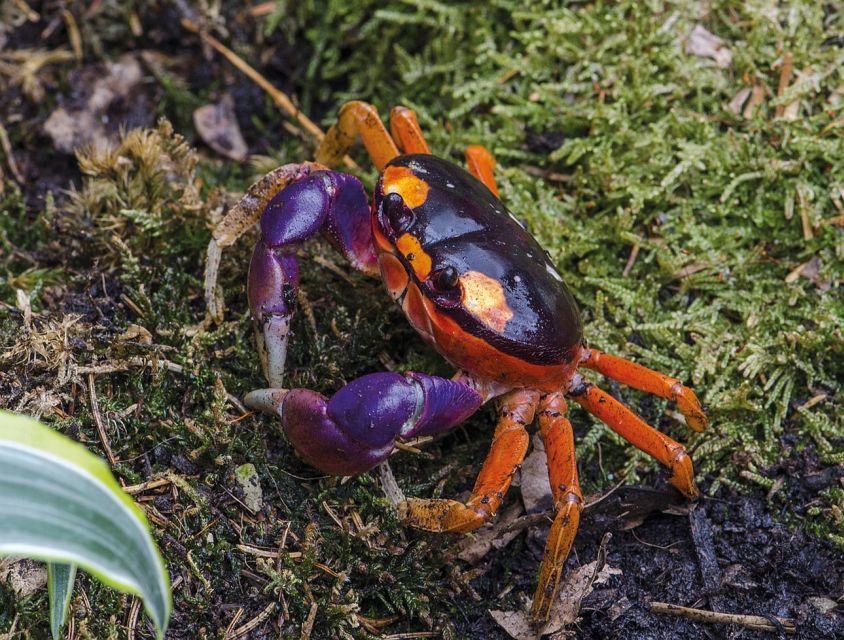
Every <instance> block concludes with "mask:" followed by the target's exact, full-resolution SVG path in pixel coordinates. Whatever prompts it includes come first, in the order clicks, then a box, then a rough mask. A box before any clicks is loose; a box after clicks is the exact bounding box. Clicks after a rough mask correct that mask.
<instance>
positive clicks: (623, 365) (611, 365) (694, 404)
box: [583, 349, 709, 431]
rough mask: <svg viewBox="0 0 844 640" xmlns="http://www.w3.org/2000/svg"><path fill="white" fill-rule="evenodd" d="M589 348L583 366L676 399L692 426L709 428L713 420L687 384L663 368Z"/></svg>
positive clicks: (635, 387) (678, 406) (656, 394)
mask: <svg viewBox="0 0 844 640" xmlns="http://www.w3.org/2000/svg"><path fill="white" fill-rule="evenodd" d="M585 351H586V354H587V357H586V360H584V361H583V366H585V367H587V368H589V369H594V370H595V371H597V372H598V373H600V374H601V375H603V376H606V377H607V378H611V379H613V380H617V381H618V382H621V383H622V384H626V385H628V386H630V387H633V388H634V389H639V390H640V391H644V392H645V393H651V394H653V395H655V396H658V397H660V398H666V399H668V400H672V401H674V402H676V403H677V408H678V409H679V410H680V413H682V414H683V416H684V417H685V418H686V424H688V425H689V428H690V429H694V430H695V431H703V430H704V429H706V427H707V425H708V424H709V420H708V419H707V417H706V414H705V413H704V412H703V408H702V407H701V406H700V401H699V400H698V399H697V396H696V395H695V393H694V391H692V390H691V389H689V388H688V387H686V386H684V385H683V383H682V382H680V381H679V380H677V378H671V377H669V376H667V375H665V374H663V373H660V372H659V371H654V370H653V369H648V368H647V367H643V366H642V365H640V364H636V363H635V362H630V361H629V360H625V359H624V358H619V357H618V356H613V355H609V354H607V353H604V352H603V351H598V350H597V349H586V350H585Z"/></svg>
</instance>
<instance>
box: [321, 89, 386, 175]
mask: <svg viewBox="0 0 844 640" xmlns="http://www.w3.org/2000/svg"><path fill="white" fill-rule="evenodd" d="M358 134H360V137H361V140H362V141H363V145H364V146H365V147H366V151H367V153H369V157H370V158H372V163H373V164H374V165H375V168H376V169H378V171H381V170H383V169H384V166H385V165H386V164H387V163H388V162H389V161H390V160H392V159H393V158H395V157H396V156H397V155H399V150H398V149H397V148H396V143H395V142H393V139H392V138H391V137H390V134H389V133H387V129H385V128H384V123H383V122H381V118H380V117H379V116H378V111H377V110H376V109H375V107H373V106H372V105H371V104H368V103H366V102H361V101H359V100H352V101H350V102H347V103H346V104H344V105H343V106H342V107H340V114H339V116H338V117H337V122H336V123H335V124H334V125H332V126H331V128H330V129H329V130H328V133H326V134H325V138H323V140H322V143H320V145H319V148H318V149H317V151H316V161H317V162H319V163H321V164H324V165H327V166H329V167H335V166H337V165H338V164H339V163H340V161H341V160H342V159H343V156H345V155H346V152H347V151H348V150H349V148H350V147H351V146H352V145H353V144H354V143H355V140H356V139H357V137H358Z"/></svg>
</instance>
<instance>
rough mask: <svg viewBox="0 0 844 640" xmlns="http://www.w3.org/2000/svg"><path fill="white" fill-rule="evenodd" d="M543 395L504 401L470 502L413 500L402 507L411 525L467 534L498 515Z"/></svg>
mask: <svg viewBox="0 0 844 640" xmlns="http://www.w3.org/2000/svg"><path fill="white" fill-rule="evenodd" d="M538 402H539V392H537V391H529V390H527V389H519V390H516V391H511V392H510V393H508V394H507V395H505V396H503V397H502V399H501V404H500V408H499V413H500V417H499V420H498V426H497V427H496V429H495V435H494V436H493V438H492V445H491V446H490V450H489V454H488V455H487V458H486V460H485V461H484V464H483V467H482V468H481V471H480V473H479V474H478V479H477V481H476V482H475V487H474V489H472V495H471V496H470V497H469V499H468V500H467V501H466V503H465V504H464V503H462V502H458V501H457V500H443V499H422V498H412V499H410V500H408V501H407V502H404V503H402V504H400V505H399V513H400V515H401V516H402V517H403V519H404V520H405V521H406V522H407V523H408V524H410V525H412V526H414V527H417V528H419V529H424V530H426V531H450V532H456V533H463V532H466V531H472V530H473V529H477V528H478V527H480V526H481V525H482V524H484V523H485V522H488V521H489V520H491V519H492V517H493V516H494V515H495V512H496V511H497V510H498V507H499V506H501V503H502V501H503V500H504V495H505V494H506V493H507V489H509V488H510V482H511V481H512V479H513V474H514V473H515V472H516V469H517V468H518V466H519V465H520V464H521V462H522V460H524V457H525V453H527V448H528V442H529V436H528V433H527V430H526V429H525V425H528V424H530V423H531V422H533V416H534V413H535V411H536V406H537V404H538Z"/></svg>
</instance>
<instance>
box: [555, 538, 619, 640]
mask: <svg viewBox="0 0 844 640" xmlns="http://www.w3.org/2000/svg"><path fill="white" fill-rule="evenodd" d="M611 537H612V536H611V535H610V534H609V533H608V534H605V535H604V537H603V539H602V540H601V544H600V546H599V547H598V557H597V558H596V559H595V560H594V561H593V562H590V563H588V564H585V565H583V566H581V567H578V568H577V569H575V570H573V571H570V572H569V573H567V574H565V576H564V577H563V580H562V582H561V583H560V588H559V591H557V598H556V599H555V601H554V603H553V604H552V605H551V613H550V615H549V616H548V622H546V623H545V626H544V627H542V635H550V636H551V638H553V639H554V640H562V639H563V638H565V637H567V635H569V634H568V633H567V632H566V629H567V628H568V627H570V626H572V625H573V624H574V623H575V622H577V618H578V615H579V614H580V605H581V603H582V602H583V599H584V598H586V596H588V595H589V594H590V593H592V588H593V586H594V585H596V584H603V583H604V582H606V581H607V580H609V579H610V578H611V577H612V576H614V575H621V569H618V568H617V567H611V566H609V565H607V564H606V560H607V544H608V543H609V540H610V538H611Z"/></svg>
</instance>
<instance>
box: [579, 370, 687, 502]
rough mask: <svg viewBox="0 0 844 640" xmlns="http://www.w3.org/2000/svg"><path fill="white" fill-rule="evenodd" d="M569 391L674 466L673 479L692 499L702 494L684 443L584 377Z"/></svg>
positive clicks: (611, 425)
mask: <svg viewBox="0 0 844 640" xmlns="http://www.w3.org/2000/svg"><path fill="white" fill-rule="evenodd" d="M568 395H569V397H570V398H572V399H573V400H574V401H575V402H577V403H578V404H580V405H581V406H582V407H583V408H584V409H586V410H587V411H588V412H589V413H591V414H592V415H593V416H595V417H596V418H598V419H599V420H601V421H602V422H605V423H606V424H607V426H609V428H610V429H612V430H613V431H615V432H616V433H617V434H618V435H620V436H621V437H622V438H624V439H625V440H627V442H629V443H630V444H632V445H633V446H634V447H636V448H637V449H641V450H642V451H644V452H645V453H647V454H648V455H649V456H652V457H654V458H656V459H657V460H658V461H659V462H661V463H662V464H664V465H665V466H666V467H668V468H669V469H670V470H671V478H670V482H671V484H673V485H674V486H675V487H676V488H677V490H678V491H680V493H682V494H683V495H684V496H686V497H687V498H689V499H691V500H694V499H695V498H697V497H698V495H699V492H698V488H697V485H696V484H695V478H694V468H693V466H692V459H691V458H690V457H689V454H688V453H686V448H685V447H684V446H683V445H682V444H680V443H679V442H676V441H675V440H672V439H671V438H669V437H668V436H667V435H665V434H664V433H660V432H659V431H657V430H656V429H654V428H653V427H652V426H650V425H649V424H647V423H646V422H645V421H644V420H642V419H641V418H640V417H639V416H637V415H636V414H635V413H633V412H632V411H631V410H630V409H628V408H627V407H625V406H624V405H623V404H621V403H620V402H619V401H618V400H616V399H615V398H613V397H612V396H610V395H609V394H607V393H606V392H605V391H602V390H601V389H599V388H598V387H596V386H595V385H593V384H589V383H584V382H582V381H580V384H579V385H578V386H576V387H575V388H574V389H571V390H569V393H568Z"/></svg>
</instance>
